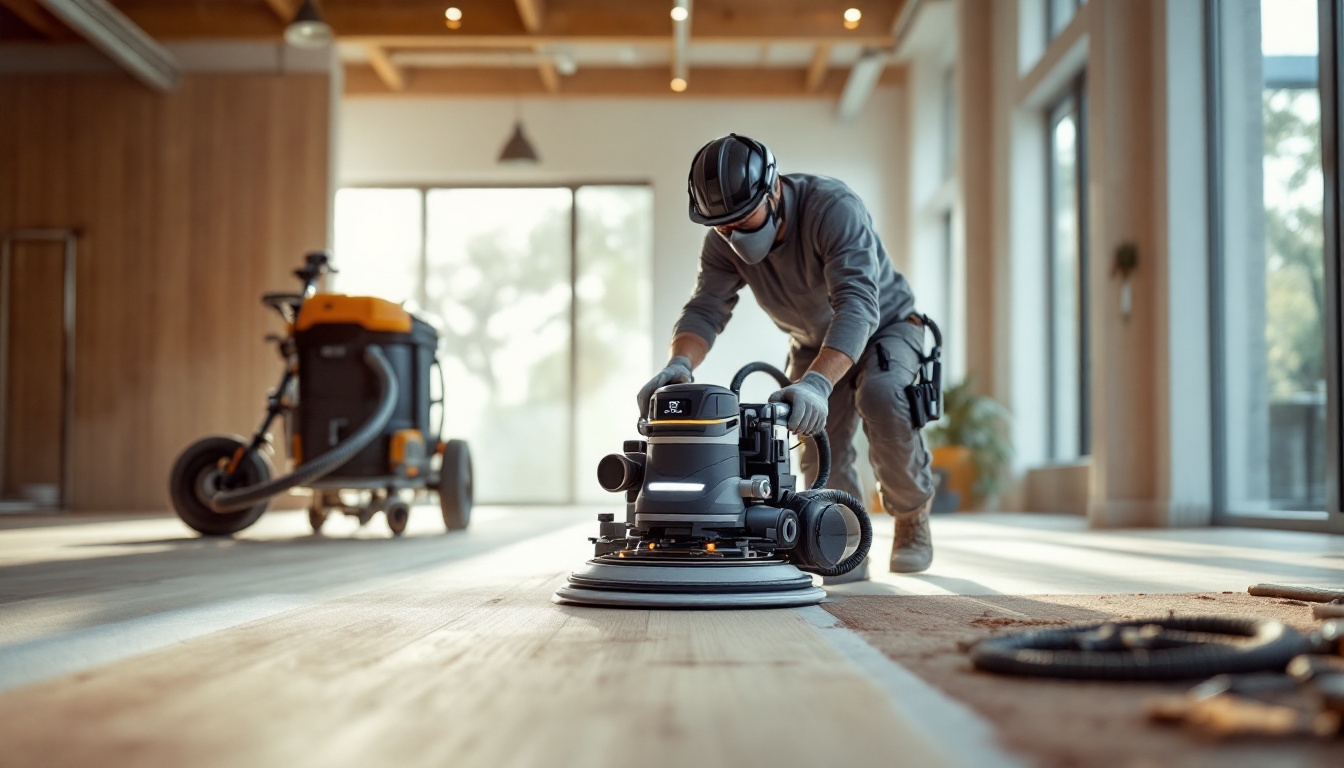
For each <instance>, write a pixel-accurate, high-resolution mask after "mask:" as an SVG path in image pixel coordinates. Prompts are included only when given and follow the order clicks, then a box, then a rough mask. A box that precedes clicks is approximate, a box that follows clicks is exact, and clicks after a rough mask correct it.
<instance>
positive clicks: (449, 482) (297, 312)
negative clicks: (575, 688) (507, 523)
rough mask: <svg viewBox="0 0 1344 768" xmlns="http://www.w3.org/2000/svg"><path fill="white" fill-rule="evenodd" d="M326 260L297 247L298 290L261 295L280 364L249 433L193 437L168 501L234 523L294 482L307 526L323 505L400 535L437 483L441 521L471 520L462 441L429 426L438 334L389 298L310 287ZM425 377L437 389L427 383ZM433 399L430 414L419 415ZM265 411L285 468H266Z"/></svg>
mask: <svg viewBox="0 0 1344 768" xmlns="http://www.w3.org/2000/svg"><path fill="white" fill-rule="evenodd" d="M329 264H330V259H329V257H328V255H327V254H326V253H313V254H309V255H308V257H307V259H306V261H305V264H304V266H303V268H302V269H299V270H296V271H295V272H294V274H295V276H296V277H298V278H299V280H300V281H302V290H301V291H300V292H299V293H268V294H266V295H265V296H263V297H262V303H263V304H265V305H266V306H267V307H270V308H272V309H274V310H275V311H276V312H278V313H279V314H280V316H281V317H282V318H283V319H284V321H285V328H286V333H285V335H284V336H272V337H270V340H271V341H274V342H275V344H276V346H277V347H278V349H279V352H280V356H281V358H283V360H284V364H285V369H284V373H283V375H282V376H281V378H280V383H279V385H278V386H277V387H276V388H275V389H274V390H273V391H272V392H271V394H270V397H269V398H268V400H267V408H266V415H265V417H264V418H263V420H262V422H261V426H260V427H259V428H258V429H257V431H256V433H254V434H253V435H252V437H251V438H250V439H244V438H241V437H236V436H216V437H207V438H203V439H201V440H198V441H197V442H195V443H193V444H191V445H190V446H188V447H187V449H186V450H185V451H183V452H182V455H181V456H179V457H178V459H177V463H176V464H175V465H174V466H173V471H172V476H171V478H170V480H169V493H170V496H171V499H172V504H173V509H174V510H176V511H177V514H178V516H179V517H181V518H182V520H183V521H184V522H186V524H187V525H189V526H191V527H192V528H194V529H195V530H197V531H199V532H200V533H203V534H205V535H208V536H226V535H229V534H232V533H237V532H238V531H241V530H243V529H244V528H246V527H248V526H249V525H251V524H253V523H255V522H256V521H257V519H258V518H260V517H261V515H262V513H264V512H265V511H266V507H267V505H268V504H269V503H270V500H271V499H272V498H274V497H275V496H277V495H278V494H280V493H283V492H285V491H288V490H289V489H291V488H298V487H303V488H309V489H311V490H312V502H311V506H310V507H309V512H308V518H309V522H311V523H312V527H313V530H314V531H318V530H321V528H322V524H323V523H324V522H325V521H326V519H327V515H329V514H330V513H331V512H336V511H339V512H344V513H345V514H348V515H352V516H356V517H358V518H359V522H360V524H361V525H362V524H364V523H367V522H368V521H369V520H370V519H371V518H372V517H373V516H374V515H375V514H377V513H378V512H382V513H383V514H384V515H385V516H386V518H387V524H388V526H389V527H390V528H391V529H392V532H393V533H394V534H396V535H401V533H402V532H403V531H405V530H406V523H407V521H408V520H409V518H410V510H411V503H412V502H413V501H414V500H415V498H416V497H417V496H418V495H420V494H423V493H426V492H436V493H437V494H438V497H439V506H440V508H441V510H442V512H443V522H444V525H446V526H447V528H448V530H458V529H462V528H466V527H467V523H468V522H469V521H470V519H471V503H472V476H471V455H470V453H469V451H468V450H467V444H466V443H465V442H462V441H461V440H449V441H446V442H445V441H443V440H441V439H440V437H439V435H440V433H441V432H442V427H443V419H444V407H443V402H444V394H443V393H444V387H443V368H442V366H441V365H440V364H439V361H438V358H437V354H436V353H437V349H438V334H437V333H436V332H435V331H434V328H433V327H432V326H430V325H429V324H428V323H426V322H425V321H423V320H421V319H420V318H417V317H415V316H413V315H411V314H410V313H409V312H407V311H406V310H405V309H403V308H402V307H401V306H400V305H398V304H394V303H392V302H390V301H384V300H383V299H377V298H373V297H365V296H343V295H339V294H321V293H317V283H318V280H319V279H320V278H321V277H322V275H324V274H326V273H327V272H329V271H332V270H331V269H330V266H329ZM436 374H437V376H436ZM435 380H436V381H437V384H438V389H439V394H438V396H437V397H434V396H433V395H432V394H431V384H432V383H433V382H434V381H435ZM433 410H437V411H438V415H437V419H436V420H435V424H434V425H433V426H431V424H430V421H431V411H433ZM277 417H279V418H281V419H282V420H283V423H284V433H285V436H286V438H287V439H286V440H285V441H284V443H285V445H286V448H287V449H288V451H289V457H290V460H291V461H292V463H293V464H294V470H293V472H291V473H290V474H288V475H285V476H283V477H278V478H274V479H272V477H271V476H272V474H273V472H272V469H271V459H270V455H271V454H273V453H274V452H275V449H274V446H273V440H272V436H271V426H272V424H274V422H275V420H276V418H277Z"/></svg>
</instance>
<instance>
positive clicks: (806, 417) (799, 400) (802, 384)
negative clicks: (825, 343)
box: [770, 371, 832, 435]
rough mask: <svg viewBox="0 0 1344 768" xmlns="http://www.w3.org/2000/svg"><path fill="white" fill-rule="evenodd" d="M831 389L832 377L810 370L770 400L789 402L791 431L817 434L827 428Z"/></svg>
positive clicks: (801, 433) (800, 433)
mask: <svg viewBox="0 0 1344 768" xmlns="http://www.w3.org/2000/svg"><path fill="white" fill-rule="evenodd" d="M831 389H832V386H831V380H830V379H828V378H826V377H825V376H822V375H821V374H820V373H817V372H816V371H808V372H807V373H805V374H803V378H801V379H799V380H798V382H797V383H795V384H790V385H789V386H787V387H785V388H783V389H781V390H779V391H778V392H776V393H775V394H773V395H771V396H770V402H772V403H780V402H784V403H788V404H789V431H791V432H794V433H796V434H799V435H815V434H817V433H818V432H821V431H822V430H824V429H826V415H827V413H828V412H829V410H830V400H831Z"/></svg>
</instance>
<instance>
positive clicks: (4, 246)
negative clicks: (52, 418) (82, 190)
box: [0, 229, 79, 509]
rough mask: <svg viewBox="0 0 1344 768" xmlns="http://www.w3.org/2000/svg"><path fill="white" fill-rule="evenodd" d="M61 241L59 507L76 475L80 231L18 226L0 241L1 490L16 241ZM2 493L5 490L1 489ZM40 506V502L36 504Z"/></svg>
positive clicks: (67, 500) (64, 504)
mask: <svg viewBox="0 0 1344 768" xmlns="http://www.w3.org/2000/svg"><path fill="white" fill-rule="evenodd" d="M53 242H54V243H61V244H62V245H63V249H62V253H63V259H64V262H65V264H64V271H63V278H62V279H63V282H64V286H63V289H62V305H63V306H62V308H61V348H62V350H61V435H60V441H61V448H60V456H61V478H60V482H59V483H58V486H59V490H60V494H59V499H58V500H57V508H59V509H68V507H69V504H70V492H71V483H72V478H73V474H72V473H71V467H70V446H71V445H72V444H73V437H74V427H75V418H74V416H75V392H74V383H75V264H76V253H77V250H78V243H79V232H78V231H77V230H74V229H17V230H14V231H12V232H9V233H7V234H6V235H5V236H4V238H3V241H2V242H0V489H3V488H4V482H5V460H6V458H7V456H6V443H7V440H6V433H7V430H8V428H9V310H10V289H11V287H12V286H11V281H10V278H11V275H12V273H13V263H14V244H15V243H53ZM0 492H2V490H0ZM32 508H33V509H38V508H40V507H38V505H36V504H34V505H32Z"/></svg>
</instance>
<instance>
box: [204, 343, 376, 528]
mask: <svg viewBox="0 0 1344 768" xmlns="http://www.w3.org/2000/svg"><path fill="white" fill-rule="evenodd" d="M364 364H365V365H367V366H368V367H369V369H370V370H372V371H373V373H374V375H375V376H377V377H378V397H379V400H378V409H377V410H376V411H374V412H373V415H372V416H370V417H369V420H368V421H366V422H364V424H363V425H361V426H360V428H359V429H358V430H357V431H356V432H355V433H354V434H353V435H351V436H350V437H348V438H346V439H345V441H344V442H342V443H340V444H339V445H337V446H336V447H335V448H332V449H331V450H329V451H327V452H326V453H324V454H322V455H321V456H318V457H317V458H316V459H313V460H312V461H310V462H308V463H306V464H304V465H303V466H301V467H299V468H298V469H296V470H294V472H292V473H291V474H288V475H285V476H284V477H277V478H276V479H274V480H270V481H268V482H265V483H261V484H258V485H250V486H248V487H246V488H239V489H237V490H232V491H222V492H220V493H217V494H215V495H214V496H212V497H210V498H209V499H203V501H205V503H206V505H207V506H209V507H210V508H211V509H212V510H214V511H216V512H237V511H238V510H240V509H247V508H248V507H250V506H252V505H254V504H256V503H258V502H260V501H263V500H265V499H269V498H270V497H272V496H275V495H278V494H280V493H284V492H285V491H287V490H289V489H290V488H294V487H296V486H300V485H307V484H308V483H311V482H313V481H314V480H317V479H319V478H321V477H323V476H325V475H328V474H330V473H332V472H335V471H336V470H337V469H340V467H341V465H343V464H345V463H346V462H347V461H349V460H350V459H352V458H354V457H355V454H357V453H359V452H360V451H362V450H364V448H366V447H367V446H368V445H369V443H372V442H373V441H374V439H375V438H377V437H378V436H379V435H380V434H382V432H383V428H384V427H386V426H387V422H388V421H390V420H391V419H392V413H393V412H394V411H395V410H396V407H397V398H398V397H399V396H400V394H399V391H398V389H397V379H396V373H395V371H393V370H392V364H391V363H389V362H388V361H387V356H386V355H384V354H383V350H382V348H381V347H379V346H378V345H376V344H370V345H369V346H367V347H365V348H364Z"/></svg>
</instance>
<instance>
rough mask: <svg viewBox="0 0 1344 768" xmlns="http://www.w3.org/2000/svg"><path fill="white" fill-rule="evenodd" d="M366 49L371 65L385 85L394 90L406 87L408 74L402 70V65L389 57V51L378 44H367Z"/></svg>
mask: <svg viewBox="0 0 1344 768" xmlns="http://www.w3.org/2000/svg"><path fill="white" fill-rule="evenodd" d="M364 50H365V51H366V52H367V53H368V55H369V66H370V67H371V68H372V69H373V71H374V72H375V73H376V74H377V75H378V79H379V80H382V81H383V85H386V86H387V87H388V89H389V90H393V91H400V90H404V89H405V88H406V75H405V74H404V73H403V72H402V71H401V67H398V66H397V65H396V64H393V63H392V60H391V59H389V58H388V57H387V51H385V50H383V49H382V48H380V47H378V46H376V45H366V46H364Z"/></svg>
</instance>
